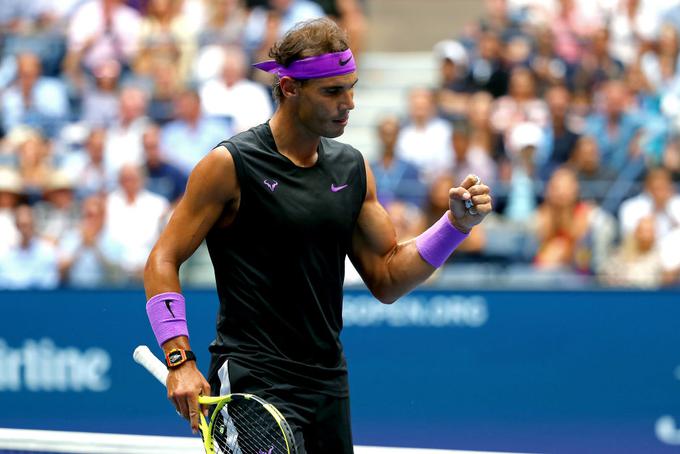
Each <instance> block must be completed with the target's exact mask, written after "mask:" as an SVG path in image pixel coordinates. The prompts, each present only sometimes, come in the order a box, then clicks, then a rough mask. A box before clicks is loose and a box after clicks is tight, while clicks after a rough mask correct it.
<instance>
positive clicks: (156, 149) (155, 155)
mask: <svg viewBox="0 0 680 454" xmlns="http://www.w3.org/2000/svg"><path fill="white" fill-rule="evenodd" d="M160 133H161V130H160V128H159V127H158V125H150V126H149V127H148V128H146V130H145V131H144V134H143V135H142V146H143V147H144V155H145V157H146V165H147V166H149V167H152V168H155V167H157V166H158V165H159V164H161V161H162V159H161V158H162V157H161V148H160V146H159V145H160V135H161V134H160Z"/></svg>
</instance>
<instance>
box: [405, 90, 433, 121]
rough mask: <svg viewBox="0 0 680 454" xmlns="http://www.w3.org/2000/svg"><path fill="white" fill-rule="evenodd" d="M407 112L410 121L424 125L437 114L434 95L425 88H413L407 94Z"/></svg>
mask: <svg viewBox="0 0 680 454" xmlns="http://www.w3.org/2000/svg"><path fill="white" fill-rule="evenodd" d="M408 111H409V116H410V118H411V121H412V122H413V123H415V124H416V125H425V124H427V122H429V121H430V120H431V119H432V118H433V117H434V116H435V115H436V114H437V106H436V103H435V99H434V93H432V91H431V90H429V89H427V88H414V89H412V90H411V92H410V93H409V97H408Z"/></svg>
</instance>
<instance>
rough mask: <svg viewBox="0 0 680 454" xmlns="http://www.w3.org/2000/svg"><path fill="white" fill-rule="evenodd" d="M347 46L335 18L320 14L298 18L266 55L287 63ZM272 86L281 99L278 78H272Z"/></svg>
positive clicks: (344, 34) (283, 63) (346, 40)
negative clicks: (334, 20)
mask: <svg viewBox="0 0 680 454" xmlns="http://www.w3.org/2000/svg"><path fill="white" fill-rule="evenodd" d="M347 49H349V38H348V37H347V34H346V33H345V32H344V31H343V30H342V29H341V28H340V27H338V25H337V24H336V23H335V22H333V21H332V20H330V19H325V18H324V19H314V20H311V21H306V22H301V23H300V24H298V25H297V26H295V27H294V28H293V29H291V30H290V31H289V32H288V33H286V34H285V35H284V36H283V38H281V39H280V40H279V41H277V42H276V43H275V44H274V45H273V46H272V48H271V49H270V50H269V56H270V57H271V58H273V59H274V60H275V61H276V62H277V63H278V64H280V65H283V66H286V67H287V66H289V65H290V64H291V63H293V62H294V61H297V60H302V59H304V58H308V57H313V56H317V55H323V54H329V53H333V52H342V51H344V50H347ZM273 90H274V97H275V98H276V100H277V101H278V102H282V101H284V97H283V93H282V92H281V87H280V83H279V80H277V81H275V82H274V86H273Z"/></svg>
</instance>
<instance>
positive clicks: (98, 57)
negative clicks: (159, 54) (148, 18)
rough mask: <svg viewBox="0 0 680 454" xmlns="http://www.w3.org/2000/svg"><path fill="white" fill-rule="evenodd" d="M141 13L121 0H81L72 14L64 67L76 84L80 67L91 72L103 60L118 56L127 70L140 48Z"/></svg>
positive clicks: (80, 70) (79, 79)
mask: <svg viewBox="0 0 680 454" xmlns="http://www.w3.org/2000/svg"><path fill="white" fill-rule="evenodd" d="M140 25H141V16H140V15H139V13H138V12H137V11H135V10H134V9H132V8H130V7H129V6H127V5H125V2H123V0H92V1H87V2H83V3H81V4H80V6H79V7H78V8H77V10H76V11H75V12H74V13H73V16H71V21H70V23H69V27H68V53H67V56H66V61H65V71H66V73H67V75H68V76H69V77H70V78H71V80H72V82H73V83H74V85H76V86H81V85H82V83H83V80H84V79H83V70H84V71H85V74H91V73H92V72H93V71H94V69H95V68H96V67H97V66H98V65H99V64H100V63H101V62H103V61H108V60H117V61H118V62H119V63H120V64H121V66H122V67H123V73H125V72H127V69H128V68H129V67H130V64H131V63H132V60H133V59H134V56H135V55H136V53H137V50H138V48H139V36H140Z"/></svg>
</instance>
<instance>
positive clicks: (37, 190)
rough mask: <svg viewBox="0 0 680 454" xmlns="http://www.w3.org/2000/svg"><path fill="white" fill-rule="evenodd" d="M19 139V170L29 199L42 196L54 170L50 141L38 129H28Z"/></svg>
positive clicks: (32, 199)
mask: <svg viewBox="0 0 680 454" xmlns="http://www.w3.org/2000/svg"><path fill="white" fill-rule="evenodd" d="M20 135H21V136H23V137H21V138H20V139H19V141H18V150H17V158H18V162H19V163H18V170H19V173H20V174H21V179H22V180H23V184H24V192H25V193H26V195H27V197H28V199H29V201H31V202H32V201H35V200H38V199H40V198H41V197H42V193H43V189H44V188H45V185H46V184H47V179H48V178H49V175H50V173H51V172H52V163H51V156H50V143H49V142H48V141H46V140H45V138H44V137H42V136H41V135H40V134H39V133H37V132H36V131H31V130H27V131H25V133H22V134H20Z"/></svg>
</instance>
